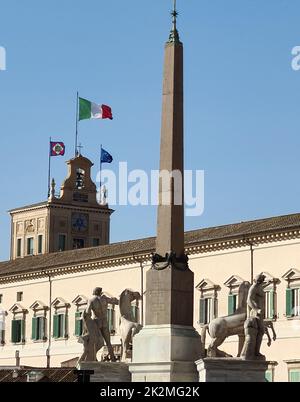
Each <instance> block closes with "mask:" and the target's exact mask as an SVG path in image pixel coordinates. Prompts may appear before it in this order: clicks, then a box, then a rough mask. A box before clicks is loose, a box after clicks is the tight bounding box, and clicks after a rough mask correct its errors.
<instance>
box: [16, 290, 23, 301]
mask: <svg viewBox="0 0 300 402" xmlns="http://www.w3.org/2000/svg"><path fill="white" fill-rule="evenodd" d="M22 300H23V292H17V302H20V301H22Z"/></svg>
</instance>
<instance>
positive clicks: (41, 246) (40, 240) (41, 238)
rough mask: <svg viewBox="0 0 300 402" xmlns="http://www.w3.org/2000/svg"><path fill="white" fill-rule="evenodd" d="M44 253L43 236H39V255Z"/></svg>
mask: <svg viewBox="0 0 300 402" xmlns="http://www.w3.org/2000/svg"><path fill="white" fill-rule="evenodd" d="M42 253H43V235H39V236H38V254H42Z"/></svg>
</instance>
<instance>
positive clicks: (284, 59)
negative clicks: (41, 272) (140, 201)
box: [0, 0, 300, 260]
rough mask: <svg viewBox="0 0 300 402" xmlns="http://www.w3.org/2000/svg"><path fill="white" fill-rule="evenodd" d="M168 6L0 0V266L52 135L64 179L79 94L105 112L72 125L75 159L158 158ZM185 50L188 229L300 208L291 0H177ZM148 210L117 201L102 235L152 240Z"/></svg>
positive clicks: (299, 34) (38, 181) (298, 86)
mask: <svg viewBox="0 0 300 402" xmlns="http://www.w3.org/2000/svg"><path fill="white" fill-rule="evenodd" d="M171 3H172V2H171V0H154V1H152V2H149V1H146V0H128V1H121V0H110V1H104V0H85V1H84V2H83V1H79V0H51V2H49V1H45V0H43V1H41V0H26V1H19V0H10V1H9V2H8V1H5V0H0V46H4V47H5V48H6V51H7V70H6V71H0V136H1V146H2V152H1V164H2V169H1V173H2V174H1V198H0V200H1V201H0V227H1V230H0V241H1V242H0V259H1V260H3V259H7V258H9V236H10V233H9V232H10V223H9V216H8V214H7V210H9V209H10V208H14V207H17V206H22V205H26V204H30V203H35V202H39V201H42V200H44V199H45V197H46V193H47V157H48V138H49V137H50V136H52V137H53V138H54V139H56V140H63V141H64V142H65V143H66V146H67V153H66V157H65V158H55V160H53V176H54V177H55V179H56V181H57V183H59V184H60V183H61V182H62V180H63V179H64V177H65V175H66V169H65V165H64V162H65V160H67V159H68V158H69V157H72V156H73V147H74V130H75V94H76V91H77V90H78V91H79V92H80V94H81V96H83V97H86V98H88V99H90V100H93V101H96V102H99V103H102V102H103V103H106V104H109V105H111V106H112V108H113V112H114V116H115V119H114V120H113V121H112V122H111V121H108V120H103V121H84V122H81V123H80V141H81V142H82V144H83V145H84V149H83V154H84V155H85V156H87V157H88V158H90V159H91V160H92V161H95V169H94V171H93V174H94V176H95V175H96V173H97V169H98V162H97V161H98V159H99V148H100V144H101V143H102V144H103V147H104V148H105V149H107V150H108V151H109V152H110V153H112V155H113V156H114V161H115V162H114V164H112V166H111V167H112V168H113V169H115V170H117V167H118V165H117V163H118V161H127V162H128V167H129V169H144V170H146V171H147V172H149V171H150V170H151V169H157V167H158V164H159V140H160V118H161V88H162V68H163V46H164V42H165V41H166V40H167V38H168V34H169V30H170V26H171V25H170V18H169V15H168V13H169V11H170V9H171ZM178 9H179V11H180V18H179V22H178V26H179V31H180V35H181V39H182V41H183V42H184V46H185V166H186V168H187V169H203V170H204V171H205V211H204V214H203V215H202V216H199V217H193V218H187V219H186V229H187V230H188V229H196V228H200V227H207V226H215V225H220V224H226V223H232V222H239V221H245V220H249V219H256V218H261V217H268V216H273V215H281V214H288V213H293V212H299V211H300V185H299V172H300V158H299V151H300V128H299V110H300V71H299V72H295V71H293V70H292V68H291V60H292V56H291V50H292V48H293V47H294V46H296V45H300V25H299V18H298V16H299V15H300V3H299V0H264V1H261V0H227V1H224V0H201V1H199V0H188V1H183V0H178ZM155 228H156V208H155V207H151V206H149V207H125V206H122V207H117V208H116V212H115V213H114V214H113V217H112V226H111V241H121V240H127V239H134V238H139V237H144V236H151V235H154V234H155Z"/></svg>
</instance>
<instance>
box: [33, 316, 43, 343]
mask: <svg viewBox="0 0 300 402" xmlns="http://www.w3.org/2000/svg"><path fill="white" fill-rule="evenodd" d="M31 339H32V340H34V341H38V340H45V339H46V318H45V317H33V318H32V335H31Z"/></svg>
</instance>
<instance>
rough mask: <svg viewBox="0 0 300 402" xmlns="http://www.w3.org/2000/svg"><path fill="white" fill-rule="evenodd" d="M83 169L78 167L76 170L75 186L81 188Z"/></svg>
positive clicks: (82, 185) (82, 184)
mask: <svg viewBox="0 0 300 402" xmlns="http://www.w3.org/2000/svg"><path fill="white" fill-rule="evenodd" d="M84 180H85V171H84V170H83V169H80V168H78V169H77V170H76V188H77V189H78V190H82V189H83V188H84Z"/></svg>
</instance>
